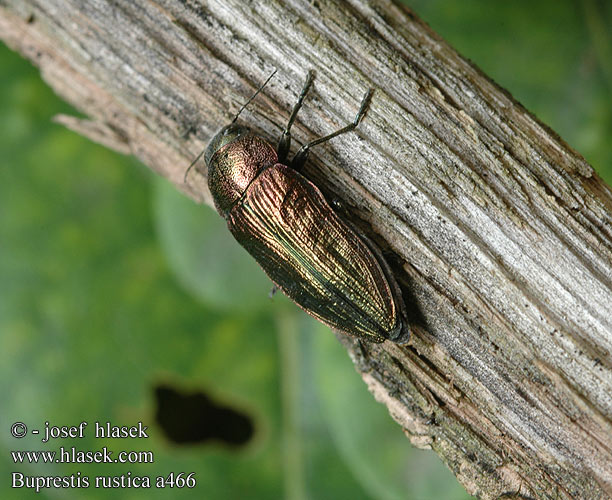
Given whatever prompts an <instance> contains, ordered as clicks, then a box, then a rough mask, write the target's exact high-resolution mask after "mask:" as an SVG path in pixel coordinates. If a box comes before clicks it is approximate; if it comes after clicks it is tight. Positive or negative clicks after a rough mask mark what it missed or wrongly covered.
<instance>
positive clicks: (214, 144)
mask: <svg viewBox="0 0 612 500" xmlns="http://www.w3.org/2000/svg"><path fill="white" fill-rule="evenodd" d="M249 132H250V129H249V128H248V127H245V126H243V125H236V124H235V123H234V122H232V123H230V124H229V125H227V126H225V127H223V128H222V129H221V130H219V132H217V135H215V136H214V137H213V138H212V139H211V140H210V142H209V143H208V146H207V147H206V152H205V153H204V161H205V162H206V166H207V167H208V168H210V161H211V160H212V157H213V155H214V154H215V153H216V152H217V151H219V150H220V149H221V148H222V147H223V146H225V145H226V144H229V143H230V142H234V141H235V140H236V139H238V138H239V137H242V136H244V135H246V134H248V133H249Z"/></svg>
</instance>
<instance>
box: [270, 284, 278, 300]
mask: <svg viewBox="0 0 612 500" xmlns="http://www.w3.org/2000/svg"><path fill="white" fill-rule="evenodd" d="M276 292H278V286H276V284H274V285H272V290H270V293H269V294H268V297H269V298H272V297H274V296H275V295H276Z"/></svg>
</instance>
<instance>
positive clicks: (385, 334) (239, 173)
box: [185, 71, 410, 344]
mask: <svg viewBox="0 0 612 500" xmlns="http://www.w3.org/2000/svg"><path fill="white" fill-rule="evenodd" d="M272 76H274V73H273V74H272V75H271V76H270V77H269V78H268V80H266V82H265V83H264V84H263V85H262V86H261V87H260V88H259V90H257V92H255V94H253V96H252V97H251V98H250V99H249V100H248V101H247V103H246V104H244V106H242V108H241V109H240V110H239V111H238V113H237V114H236V116H235V117H234V119H233V120H232V122H231V123H230V124H229V125H227V126H226V127H224V128H222V129H221V130H220V131H219V132H218V133H217V135H215V136H214V137H213V139H212V140H211V141H210V143H209V144H208V146H207V148H206V149H205V151H203V153H204V158H205V162H206V166H207V167H208V186H209V188H210V192H211V194H212V196H213V199H214V202H215V207H216V208H217V211H218V212H219V214H220V215H221V216H222V217H223V218H225V219H226V220H227V225H228V227H229V230H230V231H231V232H232V234H233V235H234V237H235V238H236V240H237V241H238V243H240V244H241V245H242V246H243V247H244V248H245V249H246V250H247V251H248V252H249V253H250V254H251V255H252V256H253V257H254V258H255V260H256V261H257V262H258V263H259V264H260V266H261V267H262V268H263V270H264V271H265V272H266V274H267V275H268V276H269V277H270V279H271V280H272V281H273V282H274V283H275V285H276V286H277V287H278V288H280V289H281V290H282V291H283V292H284V293H285V294H286V295H287V296H288V297H289V298H291V299H292V300H293V301H294V302H295V303H296V304H297V305H298V306H300V307H301V308H302V309H304V310H305V311H306V312H307V313H309V314H311V315H312V316H314V317H315V318H317V319H319V320H320V321H322V322H323V323H325V324H326V325H328V326H330V327H331V328H334V329H336V330H339V331H341V332H342V333H345V334H348V335H352V336H355V337H359V338H363V339H365V340H369V341H372V342H383V341H385V340H387V339H388V340H392V341H394V342H397V343H400V344H404V343H406V342H408V339H409V336H410V331H409V327H408V321H407V319H406V314H405V309H404V302H403V301H402V294H401V291H400V288H399V286H398V284H397V282H396V281H395V279H394V277H393V275H392V274H391V272H390V269H389V266H388V264H387V263H386V261H385V260H384V258H383V256H382V254H381V253H380V251H379V250H378V249H377V248H376V247H375V245H374V244H373V243H372V242H371V241H370V240H368V239H367V238H365V237H363V236H359V235H358V234H357V232H356V231H355V230H354V229H352V228H351V226H349V225H348V224H347V223H345V222H343V221H342V220H341V219H340V218H339V217H338V216H337V215H336V213H335V212H334V211H333V210H332V208H331V207H330V206H329V204H328V203H327V202H326V201H325V198H324V197H323V195H322V194H321V191H319V189H318V188H317V187H316V186H315V185H314V184H313V183H312V182H310V181H308V180H307V179H306V178H305V177H304V176H302V175H301V174H300V173H299V170H300V169H301V167H302V166H303V165H304V163H305V161H306V158H307V156H308V152H309V150H310V148H311V147H312V146H315V145H317V144H321V143H322V142H325V141H328V140H329V139H331V138H332V137H336V136H338V135H340V134H343V133H345V132H348V131H350V130H353V129H354V128H355V127H357V125H358V124H359V122H360V120H361V118H362V117H363V115H364V114H365V112H366V109H367V107H368V104H369V101H370V98H371V95H372V90H370V91H368V92H367V93H366V95H365V96H364V98H363V100H362V103H361V108H360V109H359V112H358V113H357V115H356V116H355V119H354V121H353V122H352V123H351V124H349V125H347V126H346V127H344V128H341V129H340V130H337V131H336V132H334V133H332V134H329V135H327V136H325V137H321V138H319V139H316V140H314V141H312V142H309V143H308V144H306V145H304V146H303V147H302V148H301V149H300V150H299V151H298V152H297V153H296V155H295V157H294V158H293V160H292V161H291V164H290V166H287V165H285V163H286V160H287V153H288V152H289V146H290V143H291V132H290V130H291V126H292V125H293V122H294V121H295V118H296V116H297V113H298V111H299V109H300V108H301V106H302V102H303V100H304V98H305V97H306V93H307V92H308V89H309V88H310V86H311V83H312V80H313V73H312V71H310V72H309V73H308V77H307V79H306V82H305V84H304V87H303V89H302V92H301V93H300V96H299V98H298V101H297V103H296V105H295V106H294V108H293V111H292V113H291V116H290V118H289V121H288V123H287V126H286V128H285V131H284V132H283V135H282V136H281V138H280V141H279V144H278V147H277V148H276V149H275V148H274V147H273V146H272V145H271V144H270V143H269V142H267V141H266V140H265V139H263V138H261V137H259V136H257V135H255V134H254V133H253V132H252V131H251V130H250V129H249V128H248V127H245V126H242V125H236V124H235V122H236V120H237V118H238V116H239V115H240V113H241V112H242V110H243V109H244V108H245V107H246V106H247V105H248V104H249V103H250V102H251V101H252V100H253V99H254V98H255V96H256V95H257V94H258V93H259V92H260V91H261V90H262V89H263V88H264V86H265V85H266V84H267V83H268V81H269V80H270V78H272ZM201 154H202V153H201ZM201 154H200V156H201ZM200 156H198V158H196V160H195V161H194V162H193V163H192V164H191V165H190V167H189V169H190V168H191V167H192V166H193V165H194V164H195V163H196V162H197V161H198V159H199V158H200ZM189 169H188V170H187V172H189ZM187 172H186V173H185V178H186V177H187Z"/></svg>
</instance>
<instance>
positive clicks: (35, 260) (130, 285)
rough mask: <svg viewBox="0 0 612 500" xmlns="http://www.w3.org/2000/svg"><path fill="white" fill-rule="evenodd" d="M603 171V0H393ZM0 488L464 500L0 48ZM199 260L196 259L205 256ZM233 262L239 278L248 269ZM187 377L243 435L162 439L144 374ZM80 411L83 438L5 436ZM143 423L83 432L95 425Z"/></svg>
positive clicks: (217, 249)
mask: <svg viewBox="0 0 612 500" xmlns="http://www.w3.org/2000/svg"><path fill="white" fill-rule="evenodd" d="M408 4H409V5H410V6H411V7H412V8H413V9H414V10H415V12H416V13H417V14H418V15H419V16H420V17H422V18H423V19H424V20H425V21H427V22H428V23H429V24H430V25H431V26H432V28H433V29H434V30H436V31H437V32H438V33H440V34H441V35H442V36H443V37H445V38H446V39H447V40H448V41H449V42H450V43H451V44H452V45H453V46H455V47H456V48H457V49H458V50H459V52H460V53H461V54H463V55H464V56H465V57H468V58H470V59H471V60H472V61H474V62H475V63H476V64H477V65H478V66H479V67H480V68H481V69H482V70H483V71H484V72H485V73H487V74H488V75H489V76H491V77H492V78H493V79H494V80H495V81H497V82H498V83H499V84H500V85H502V86H503V87H505V88H506V89H508V90H509V91H510V92H511V93H512V94H513V95H514V96H515V97H516V98H517V99H518V100H519V101H520V102H521V103H522V104H523V105H524V106H525V107H526V108H527V109H529V110H530V111H531V112H533V113H534V114H535V115H536V116H538V117H539V118H540V119H541V120H542V121H544V122H545V123H546V124H548V125H550V126H551V127H552V128H553V129H554V130H555V131H557V132H558V133H559V134H560V135H561V136H562V137H563V138H564V139H565V140H566V141H567V142H568V143H569V144H570V145H572V146H573V147H574V148H576V149H577V150H578V151H580V152H581V153H582V154H583V155H584V156H585V157H586V159H587V160H588V161H589V162H590V163H591V164H592V165H593V166H594V168H595V169H596V170H597V171H598V172H599V173H600V175H602V176H603V177H604V178H605V179H606V180H607V182H608V183H609V184H610V183H612V161H611V160H612V148H610V144H611V141H610V137H611V136H612V134H611V132H612V107H611V94H612V55H611V54H612V45H611V37H610V31H611V30H610V27H611V26H612V9H611V8H610V4H609V3H608V2H597V1H595V0H583V1H570V0H565V1H558V0H557V1H540V2H534V1H526V0H520V1H514V2H491V1H488V0H472V1H463V2H457V1H443V0H419V1H413V2H408ZM0 67H1V68H2V72H1V75H0V109H1V110H2V113H1V115H0V155H1V158H2V160H3V166H2V168H1V169H0V218H1V220H0V400H1V401H2V403H1V411H0V429H2V432H0V447H1V450H0V478H1V479H0V484H1V485H2V486H1V492H2V493H1V495H2V498H20V499H21V498H30V497H32V498H33V497H35V496H36V497H37V498H108V497H110V496H112V497H113V498H125V499H131V498H134V499H136V498H138V499H141V498H202V497H205V498H210V499H217V498H219V499H224V498H266V499H267V498H282V497H285V498H295V499H298V498H322V499H325V498H351V499H358V498H380V499H394V498H406V499H440V498H444V499H464V498H468V495H467V494H466V493H465V492H464V491H463V489H462V488H461V487H460V486H459V485H458V483H457V482H456V481H455V479H454V477H453V476H452V474H451V473H450V472H449V471H447V470H446V469H445V467H444V466H443V465H442V464H441V462H440V461H439V460H438V458H437V456H436V455H435V454H434V453H433V452H428V451H420V450H416V449H411V448H410V446H409V444H408V441H407V440H406V438H405V437H404V436H403V434H402V432H401V430H400V429H399V427H398V426H397V425H395V424H394V423H393V422H392V421H391V419H390V417H389V416H388V414H387V411H386V408H385V407H383V406H382V405H379V404H377V403H376V402H375V401H374V400H373V398H372V397H371V396H370V395H369V393H368V392H367V390H366V387H365V385H364V384H363V383H362V382H361V380H360V378H359V376H358V375H357V374H356V373H355V371H354V369H353V367H352V364H351V362H350V360H349V359H348V357H347V355H346V352H345V351H344V350H343V349H342V348H341V347H340V346H339V344H338V343H337V341H336V340H335V338H334V336H333V335H332V334H331V333H330V332H329V331H328V330H327V329H326V328H325V327H322V326H321V325H320V324H318V323H317V322H315V321H314V320H311V319H310V318H309V317H307V315H306V314H304V313H302V312H300V311H299V310H298V309H297V308H296V307H295V306H294V305H293V304H291V303H290V302H289V301H288V300H286V299H285V298H284V297H282V296H281V295H280V294H277V295H276V296H275V297H274V299H273V300H270V299H269V298H268V292H269V289H270V284H269V282H268V280H267V279H266V278H265V276H263V273H262V272H261V271H260V270H259V268H258V267H257V265H256V264H254V263H253V262H252V261H251V259H250V258H249V257H248V256H247V255H246V252H244V251H243V250H242V249H240V248H239V247H238V245H237V244H235V243H234V242H233V240H232V239H231V237H230V236H229V233H228V232H227V231H226V229H225V226H224V223H223V221H222V220H221V218H219V217H218V216H217V215H216V214H215V213H214V212H213V211H212V210H211V209H210V208H208V207H201V206H196V205H195V204H194V203H192V202H191V201H190V200H188V199H186V198H184V197H183V196H182V195H180V194H179V193H177V192H176V190H175V189H174V188H173V187H172V186H170V185H169V184H168V183H167V182H166V181H164V180H163V179H159V178H157V177H155V176H154V175H153V174H152V173H151V172H149V171H148V170H147V169H146V168H145V167H143V166H142V165H140V164H138V163H137V162H136V161H134V160H133V159H130V158H125V157H121V156H119V155H117V154H114V153H112V152H110V151H107V150H105V149H104V148H102V147H100V146H98V145H95V144H92V143H90V142H88V141H87V140H85V139H83V138H82V137H79V136H78V135H76V134H74V133H72V132H70V131H68V130H66V129H64V128H62V127H61V126H58V125H55V124H53V123H52V122H51V118H52V117H53V116H54V115H55V114H57V113H70V114H75V113H76V111H74V110H72V109H71V108H70V107H69V106H68V105H66V104H65V103H63V102H62V101H61V100H60V99H58V98H57V97H56V96H55V95H54V94H53V92H52V91H51V90H49V89H48V88H47V87H46V86H45V84H44V83H43V82H42V81H41V80H40V78H39V75H38V72H37V70H36V69H35V68H33V67H32V66H31V65H30V64H29V63H28V62H26V61H24V60H23V59H21V58H20V57H19V56H18V55H16V54H14V53H12V52H10V51H9V50H8V49H7V48H6V47H5V46H3V45H2V46H0ZM211 264H212V265H211ZM247 277H248V278H247ZM158 384H165V385H171V386H173V387H174V388H175V389H176V390H177V391H179V392H185V393H189V392H191V391H201V392H203V393H205V394H206V395H207V396H208V397H209V398H210V399H211V400H212V401H214V403H215V404H217V405H219V406H223V407H226V408H231V409H233V410H235V411H237V412H240V413H241V414H242V415H245V416H247V417H248V418H249V419H250V421H251V422H252V425H253V426H254V434H253V436H252V437H251V439H250V440H249V441H248V442H247V443H245V444H243V445H241V446H233V447H232V446H228V445H226V444H223V443H222V442H219V441H213V442H205V443H202V444H190V445H178V444H174V443H173V442H172V441H171V440H170V439H168V438H167V437H166V435H165V434H164V432H163V430H162V429H161V427H160V426H159V425H158V424H157V423H156V421H155V412H156V401H155V395H154V388H155V387H156V386H157V385H158ZM82 420H86V421H88V422H89V423H90V426H89V428H88V433H87V436H88V437H86V438H84V439H83V440H70V439H64V440H57V441H55V442H53V443H47V444H46V445H43V444H41V443H40V440H39V439H40V438H37V439H32V436H28V437H26V438H24V439H21V440H16V439H14V438H12V437H11V436H10V434H9V432H8V429H9V428H10V425H11V424H12V423H13V422H15V421H23V422H25V423H26V424H27V425H28V426H29V427H30V428H42V427H43V425H44V422H45V421H49V422H51V424H55V425H78V424H79V423H80V422H81V421H82ZM95 421H100V422H106V421H111V422H113V423H116V424H119V425H133V424H135V423H137V422H138V421H142V422H143V423H144V425H148V426H149V436H150V437H149V438H148V439H146V440H115V441H114V442H113V440H109V439H106V440H104V439H102V440H101V439H97V440H96V439H93V438H92V437H91V436H92V427H93V422H95ZM59 446H66V447H70V446H77V447H78V448H79V449H84V450H87V449H91V450H96V449H100V448H101V447H103V446H107V447H109V449H112V450H115V451H116V452H118V451H119V450H122V449H127V450H131V449H134V450H151V451H153V453H154V458H155V463H153V464H123V465H118V464H112V465H109V464H102V465H98V466H88V465H74V464H48V465H46V464H27V465H26V464H22V465H18V466H17V465H15V464H14V463H13V461H12V459H11V455H10V450H37V449H43V450H57V449H58V448H59ZM14 471H19V472H22V473H24V474H26V475H30V476H32V475H36V476H38V475H62V476H63V475H68V476H69V475H70V474H73V473H76V471H81V472H82V474H83V475H88V476H90V477H93V476H95V475H105V476H113V475H121V474H126V473H127V472H128V471H130V472H131V473H132V476H142V475H147V476H149V477H152V478H155V477H156V476H167V475H168V474H170V473H171V472H174V473H175V474H178V473H179V472H186V473H189V472H196V475H195V477H196V480H197V486H196V487H195V488H194V489H187V488H183V489H176V488H175V489H173V490H171V491H168V490H167V489H166V490H164V489H156V488H151V489H149V490H142V489H133V488H132V489H119V490H102V489H97V490H96V489H95V488H91V487H90V488H89V489H87V490H76V489H75V490H71V489H54V490H44V491H43V492H42V493H40V494H38V495H35V494H34V493H31V492H29V491H24V490H23V489H21V490H11V489H10V488H9V485H10V474H11V472H14Z"/></svg>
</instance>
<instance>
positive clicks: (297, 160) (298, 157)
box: [290, 89, 374, 171]
mask: <svg viewBox="0 0 612 500" xmlns="http://www.w3.org/2000/svg"><path fill="white" fill-rule="evenodd" d="M373 92H374V89H370V90H368V91H367V92H366V94H365V95H364V96H363V99H362V100H361V106H360V108H359V111H358V112H357V114H356V115H355V119H354V120H353V123H350V124H348V125H347V126H346V127H342V128H341V129H339V130H336V131H335V132H332V133H331V134H329V135H326V136H324V137H319V138H318V139H315V140H314V141H311V142H309V143H308V144H304V145H303V146H302V147H301V148H300V149H299V151H298V152H297V153H296V154H295V156H294V157H293V160H291V165H290V166H291V168H293V169H294V170H298V171H299V170H300V169H301V168H302V167H303V166H304V163H306V158H307V157H308V153H309V150H310V148H311V147H313V146H316V145H317V144H321V143H323V142H326V141H329V140H330V139H333V138H334V137H337V136H339V135H341V134H344V133H346V132H350V131H351V130H353V129H354V128H355V127H357V125H359V122H360V121H361V119H362V118H363V116H364V115H365V113H366V111H367V109H368V104H370V99H371V98H372V93H373Z"/></svg>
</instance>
